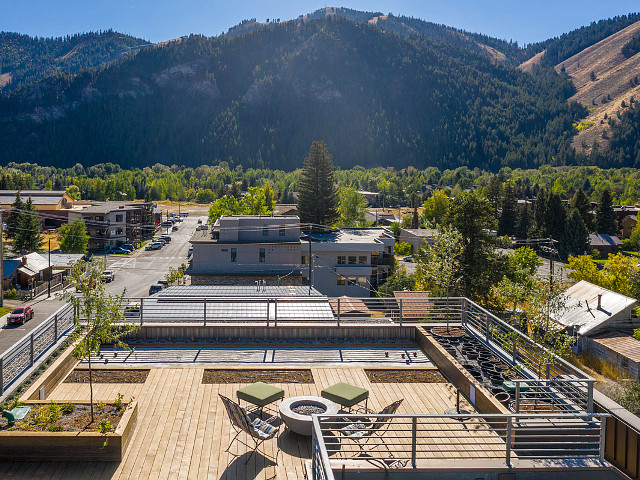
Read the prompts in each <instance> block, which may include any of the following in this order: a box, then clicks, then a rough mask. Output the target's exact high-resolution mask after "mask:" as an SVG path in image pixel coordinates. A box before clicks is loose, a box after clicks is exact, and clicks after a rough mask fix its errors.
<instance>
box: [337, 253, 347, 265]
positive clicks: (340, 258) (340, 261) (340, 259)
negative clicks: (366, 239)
mask: <svg viewBox="0 0 640 480" xmlns="http://www.w3.org/2000/svg"><path fill="white" fill-rule="evenodd" d="M345 263H347V257H345V256H344V255H338V265H344V264H345Z"/></svg>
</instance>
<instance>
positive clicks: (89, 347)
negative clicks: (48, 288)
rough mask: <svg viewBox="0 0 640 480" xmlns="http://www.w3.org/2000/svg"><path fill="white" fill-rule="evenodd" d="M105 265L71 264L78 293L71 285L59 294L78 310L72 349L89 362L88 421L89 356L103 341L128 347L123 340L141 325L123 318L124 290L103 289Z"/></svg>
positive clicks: (100, 262)
mask: <svg viewBox="0 0 640 480" xmlns="http://www.w3.org/2000/svg"><path fill="white" fill-rule="evenodd" d="M105 266H106V265H105V262H104V261H93V262H89V263H88V262H78V263H76V264H74V265H73V267H71V273H70V275H69V279H70V282H71V286H72V287H75V290H76V291H77V292H80V295H77V294H74V293H72V292H73V291H74V288H71V289H69V290H67V291H66V292H65V293H63V294H62V295H61V296H62V298H64V299H65V300H66V301H67V302H69V303H71V304H72V305H73V306H74V307H75V309H76V312H78V317H77V318H76V322H78V325H77V326H78V330H77V331H78V333H77V338H78V339H79V342H78V343H77V345H76V346H75V348H74V349H73V356H74V357H76V358H77V359H79V360H86V361H87V362H88V363H89V395H90V405H91V423H93V422H94V412H93V376H92V365H91V356H92V355H97V354H99V353H100V347H101V346H102V345H104V344H112V345H114V346H116V347H118V348H123V349H125V350H129V346H128V345H127V344H126V343H125V342H124V339H125V338H126V337H127V336H128V335H130V334H132V333H134V332H135V331H137V330H138V329H139V328H140V327H139V326H137V325H133V324H131V323H128V322H127V320H126V319H125V317H124V313H123V309H122V303H123V301H124V294H125V292H124V291H123V292H122V294H121V295H115V296H114V295H111V294H108V293H107V292H106V291H105V289H104V282H103V281H102V271H103V270H104V268H105Z"/></svg>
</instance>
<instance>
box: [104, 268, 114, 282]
mask: <svg viewBox="0 0 640 480" xmlns="http://www.w3.org/2000/svg"><path fill="white" fill-rule="evenodd" d="M115 279H116V274H115V273H114V272H113V270H105V271H104V272H102V280H103V281H104V282H106V283H109V282H113V281H114V280H115Z"/></svg>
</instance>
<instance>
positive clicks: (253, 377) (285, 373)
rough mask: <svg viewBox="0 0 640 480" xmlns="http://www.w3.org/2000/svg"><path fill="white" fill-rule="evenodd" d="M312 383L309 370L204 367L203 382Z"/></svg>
mask: <svg viewBox="0 0 640 480" xmlns="http://www.w3.org/2000/svg"><path fill="white" fill-rule="evenodd" d="M255 382H264V383H314V380H313V375H312V374H311V370H253V369H241V370H233V369H206V370H205V371H204V374H203V375H202V383H203V384H227V383H255Z"/></svg>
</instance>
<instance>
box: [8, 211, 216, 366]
mask: <svg viewBox="0 0 640 480" xmlns="http://www.w3.org/2000/svg"><path fill="white" fill-rule="evenodd" d="M199 218H200V219H202V221H203V222H205V221H206V216H204V215H201V216H198V215H194V214H193V213H192V214H191V216H189V217H186V218H185V219H184V221H183V222H181V223H179V224H178V231H177V232H170V235H171V239H172V240H171V242H170V243H169V244H167V245H165V246H164V247H163V248H162V249H161V250H151V251H146V250H144V248H143V249H140V250H137V251H135V252H134V253H132V254H131V255H107V256H106V260H107V268H108V269H110V270H113V271H114V272H115V280H114V281H113V282H110V283H108V284H107V285H106V290H107V292H109V293H112V294H121V293H122V292H123V290H125V291H126V296H127V297H146V296H148V294H149V286H150V285H152V284H154V283H156V282H157V281H158V280H164V277H165V274H166V273H167V272H168V271H169V267H173V268H178V267H179V266H180V265H181V264H183V263H188V260H189V259H188V258H187V252H188V250H189V246H190V244H189V239H190V238H191V236H192V235H193V233H194V232H195V229H196V226H197V224H198V223H197V222H198V219H199ZM165 232H166V229H162V233H165ZM95 258H96V259H98V258H100V257H95ZM22 304H23V303H20V302H16V301H8V300H5V305H6V306H19V305H22ZM28 304H29V305H31V306H33V310H34V313H35V315H34V318H33V319H32V320H29V321H28V322H27V323H25V324H24V325H11V326H9V325H6V323H4V322H3V324H2V325H1V326H0V352H5V351H6V350H7V349H9V348H11V347H12V346H13V345H14V344H15V343H16V342H18V341H19V340H20V339H22V338H23V337H25V336H26V335H28V334H30V333H31V332H32V331H33V330H34V329H35V328H37V327H38V325H40V324H41V323H42V322H44V321H45V320H46V319H47V318H49V317H50V316H51V315H53V314H54V313H55V312H56V311H57V310H58V309H60V308H61V307H62V306H63V305H64V302H63V301H62V300H61V299H59V298H58V296H57V295H56V294H55V293H52V294H51V298H48V297H47V294H46V293H45V294H44V295H41V296H40V297H38V298H37V299H35V300H34V301H32V302H30V303H28ZM0 354H1V353H0Z"/></svg>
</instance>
